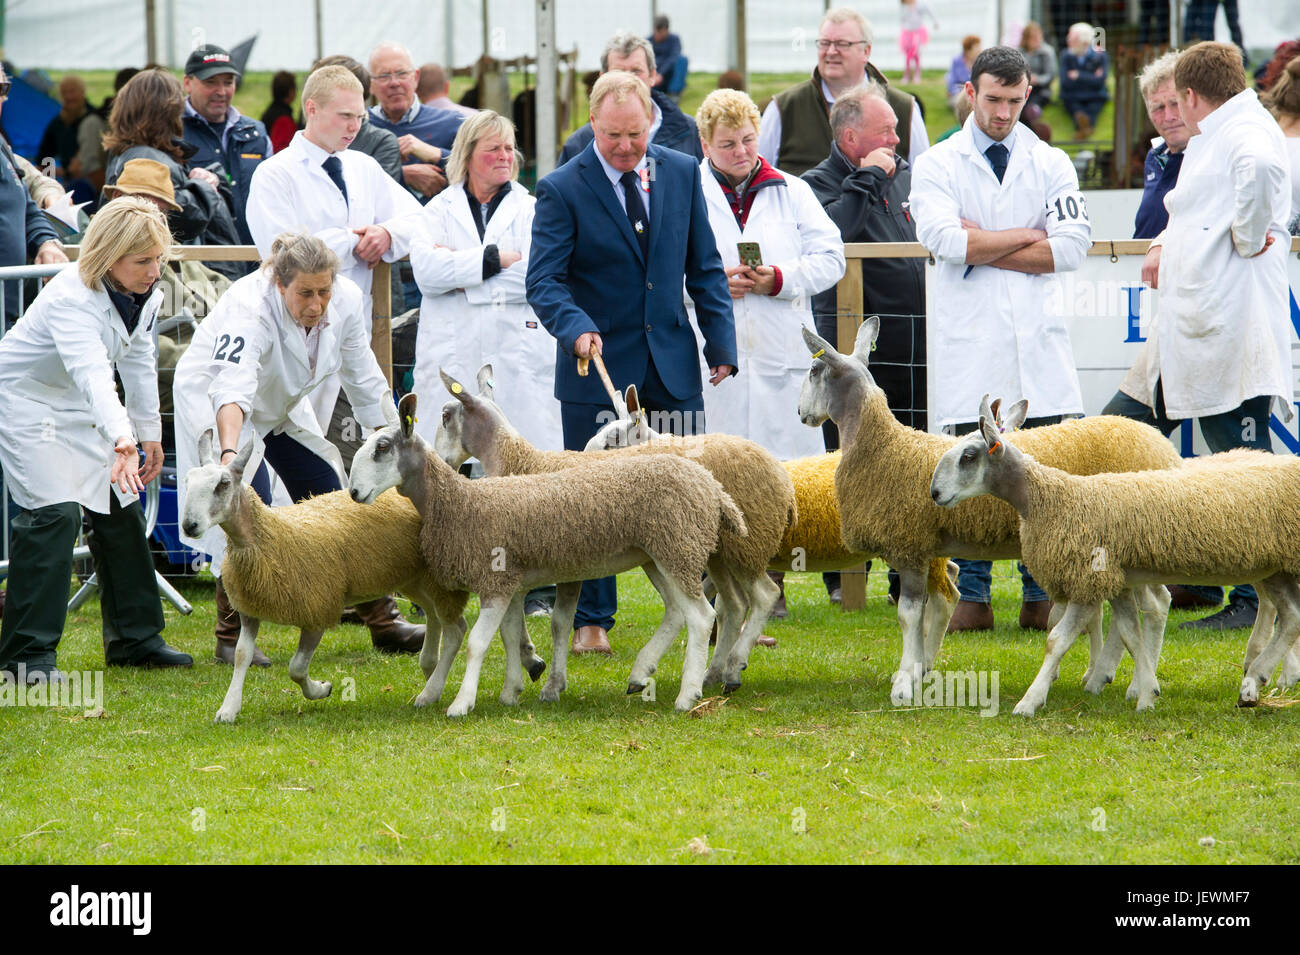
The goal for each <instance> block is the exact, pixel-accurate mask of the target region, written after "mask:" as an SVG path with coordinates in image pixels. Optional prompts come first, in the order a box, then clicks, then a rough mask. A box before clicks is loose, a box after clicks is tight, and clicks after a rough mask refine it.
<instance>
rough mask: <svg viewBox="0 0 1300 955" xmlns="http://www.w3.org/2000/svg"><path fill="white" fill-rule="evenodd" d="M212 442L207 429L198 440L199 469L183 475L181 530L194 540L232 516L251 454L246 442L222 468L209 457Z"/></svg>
mask: <svg viewBox="0 0 1300 955" xmlns="http://www.w3.org/2000/svg"><path fill="white" fill-rule="evenodd" d="M212 439H213V432H212V429H211V428H209V429H208V430H207V431H205V432H203V434H202V435H201V436H200V437H199V466H198V467H196V468H191V469H190V471H189V472H188V473H187V474H186V475H185V507H184V510H183V511H182V512H181V530H183V531H184V532H185V534H186V535H187V536H189V537H192V538H194V539H196V540H197V539H198V538H200V537H202V536H203V535H204V534H206V533H207V532H208V531H209V530H211V529H212V528H213V527H215V526H217V525H218V524H220V523H222V522H223V521H226V520H228V519H229V518H231V517H232V516H233V515H234V514H235V511H236V509H237V507H238V505H239V495H240V494H241V493H242V490H241V488H242V484H241V481H242V478H243V475H244V468H245V467H246V466H247V464H248V459H249V458H250V457H251V456H252V453H253V442H252V441H251V440H250V441H249V442H248V443H247V444H245V445H244V447H242V448H240V450H239V453H238V454H236V455H235V457H234V460H232V461H231V462H230V464H229V465H228V466H225V467H223V466H222V465H221V464H219V463H217V460H216V458H215V457H214V456H213V453H212Z"/></svg>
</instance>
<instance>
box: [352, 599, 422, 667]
mask: <svg viewBox="0 0 1300 955" xmlns="http://www.w3.org/2000/svg"><path fill="white" fill-rule="evenodd" d="M357 614H358V615H359V616H360V617H361V620H362V622H363V623H365V625H366V626H367V627H369V628H370V642H371V643H372V644H374V647H375V649H376V650H378V651H379V652H380V653H419V652H420V650H422V649H423V648H424V624H420V623H408V622H407V620H406V618H405V617H403V616H402V614H401V611H399V610H398V609H397V602H396V601H395V600H393V598H392V597H391V596H389V597H380V598H379V599H378V600H372V601H370V602H369V603H364V604H357Z"/></svg>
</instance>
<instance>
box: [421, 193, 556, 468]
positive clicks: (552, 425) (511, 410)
mask: <svg viewBox="0 0 1300 955" xmlns="http://www.w3.org/2000/svg"><path fill="white" fill-rule="evenodd" d="M509 187H510V192H509V194H508V195H507V196H506V197H505V198H504V199H502V200H501V204H500V205H499V206H497V208H496V210H495V211H494V212H493V213H492V218H491V219H489V220H488V222H487V226H486V228H485V229H484V231H483V238H482V239H480V238H479V235H478V229H477V228H475V226H474V219H473V218H472V216H471V213H470V208H469V199H468V197H467V196H466V193H465V186H464V184H463V183H457V184H456V185H454V186H449V187H448V188H446V189H444V190H443V191H442V192H440V193H439V194H438V195H436V196H434V197H433V199H431V200H429V204H428V205H426V206H425V207H424V225H425V229H424V232H423V234H422V235H421V236H420V237H419V238H417V239H416V240H415V242H414V244H413V247H412V249H411V271H412V272H413V273H414V274H415V281H416V284H417V285H419V287H420V292H421V293H422V294H423V298H422V299H421V301H420V327H419V331H418V333H417V336H416V342H415V393H416V394H417V395H419V397H420V401H421V403H422V404H423V406H424V408H425V412H426V413H425V414H423V415H420V416H419V418H418V420H417V421H416V425H415V430H416V431H417V432H418V433H419V434H420V436H421V437H422V438H424V439H425V440H426V441H428V442H429V443H430V444H432V443H433V438H434V434H435V432H436V431H437V428H438V420H439V418H438V415H437V414H435V413H433V409H436V408H440V407H441V406H442V404H443V402H444V401H446V400H447V399H448V398H449V396H448V394H447V392H446V389H445V388H444V387H443V385H442V379H441V378H440V377H439V376H438V369H439V368H442V369H443V370H444V371H446V372H447V374H449V375H451V376H452V377H454V378H456V379H457V380H459V381H462V382H465V383H466V384H470V383H471V382H473V381H474V380H475V376H476V375H477V374H478V370H479V368H480V367H482V365H483V364H484V363H486V362H491V363H492V366H493V372H494V378H495V381H494V385H495V400H496V403H497V404H498V405H500V406H501V410H502V411H503V412H505V415H506V418H507V419H509V421H510V423H511V424H512V425H513V426H514V428H515V430H517V431H518V432H519V433H520V434H521V435H523V436H524V437H525V438H526V439H527V440H528V441H529V442H530V443H531V444H533V445H534V446H536V447H538V448H543V449H545V450H548V451H550V450H556V451H558V450H560V449H561V448H563V447H564V434H563V430H562V428H561V424H560V403H559V402H558V401H556V400H555V396H554V390H555V339H554V338H552V337H551V335H550V333H549V332H547V330H546V329H545V328H543V327H542V323H541V322H540V321H538V319H537V316H536V315H535V314H533V310H532V309H531V308H529V307H528V300H527V298H526V297H525V293H524V276H525V275H526V273H527V270H528V252H529V248H530V247H531V245H532V233H533V206H534V205H535V204H536V200H535V199H534V198H533V197H532V196H531V195H530V194H529V192H528V190H527V189H525V188H524V187H523V186H521V185H519V183H517V182H512V183H510V184H509ZM439 245H440V246H444V248H441V249H439V248H435V246H439ZM487 245H495V246H497V248H498V249H506V250H509V251H512V252H518V253H519V254H520V255H522V256H523V258H521V259H520V260H519V261H518V262H516V263H515V264H514V265H512V266H510V268H508V269H502V270H501V271H500V272H498V273H497V274H496V275H494V276H492V277H491V278H490V279H488V280H487V281H484V280H483V248H484V246H487Z"/></svg>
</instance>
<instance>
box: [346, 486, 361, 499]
mask: <svg viewBox="0 0 1300 955" xmlns="http://www.w3.org/2000/svg"><path fill="white" fill-rule="evenodd" d="M348 494H350V495H352V500H354V501H360V500H361V497H360V495H358V494H357V489H356V488H354V487H351V488H348Z"/></svg>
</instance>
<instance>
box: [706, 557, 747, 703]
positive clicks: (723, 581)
mask: <svg viewBox="0 0 1300 955" xmlns="http://www.w3.org/2000/svg"><path fill="white" fill-rule="evenodd" d="M709 577H710V579H712V580H713V581H714V585H715V586H716V587H717V591H718V594H717V603H716V604H715V607H716V611H717V618H718V644H717V646H716V647H714V649H713V658H712V660H710V661H709V668H708V669H707V670H705V671H704V685H705V686H710V685H712V684H714V683H726V682H729V681H727V680H726V679H725V678H726V675H727V674H729V673H730V672H731V665H730V660H731V656H732V652H733V651H734V650H735V649H736V646H737V645H738V644H739V643H740V637H741V633H742V631H743V625H744V623H745V611H746V610H747V609H748V606H749V602H748V601H747V600H746V599H745V595H744V594H743V593H742V591H741V588H740V584H739V582H738V581H737V580H736V578H735V577H734V576H733V575H732V574H731V572H730V571H729V570H726V569H724V568H722V567H712V568H710V570H709ZM736 686H737V687H738V686H740V680H739V679H737V680H736Z"/></svg>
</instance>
